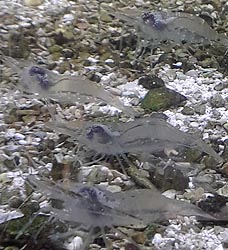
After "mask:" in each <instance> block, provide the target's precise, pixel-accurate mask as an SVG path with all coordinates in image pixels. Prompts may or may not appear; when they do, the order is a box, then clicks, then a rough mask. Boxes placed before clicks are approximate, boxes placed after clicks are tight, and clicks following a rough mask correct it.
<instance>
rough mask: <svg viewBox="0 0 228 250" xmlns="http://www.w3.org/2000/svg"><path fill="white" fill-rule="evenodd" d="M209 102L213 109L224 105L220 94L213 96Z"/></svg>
mask: <svg viewBox="0 0 228 250" xmlns="http://www.w3.org/2000/svg"><path fill="white" fill-rule="evenodd" d="M209 102H210V104H211V106H212V107H213V108H221V107H224V105H225V100H224V99H223V97H222V96H221V95H220V94H215V95H214V96H212V97H211V98H210V100H209Z"/></svg>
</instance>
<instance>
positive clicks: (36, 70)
mask: <svg viewBox="0 0 228 250" xmlns="http://www.w3.org/2000/svg"><path fill="white" fill-rule="evenodd" d="M29 74H30V75H31V76H32V75H41V76H44V75H45V70H44V69H42V68H40V67H38V66H32V67H31V69H30V70H29Z"/></svg>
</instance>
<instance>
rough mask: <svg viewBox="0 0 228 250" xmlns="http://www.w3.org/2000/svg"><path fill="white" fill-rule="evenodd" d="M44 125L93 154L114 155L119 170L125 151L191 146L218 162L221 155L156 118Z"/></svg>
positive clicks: (143, 152) (147, 150)
mask: <svg viewBox="0 0 228 250" xmlns="http://www.w3.org/2000/svg"><path fill="white" fill-rule="evenodd" d="M48 126H49V127H50V128H52V129H54V130H56V131H59V132H60V133H64V134H67V135H69V136H70V137H72V138H73V139H74V140H76V141H77V142H78V143H79V145H85V146H86V147H87V148H89V149H91V150H93V151H95V153H96V155H103V156H115V157H116V159H117V161H118V162H119V164H120V166H121V168H122V170H123V171H124V169H125V168H124V166H123V164H122V162H121V158H122V159H124V160H125V161H126V162H127V163H129V160H128V158H127V154H129V153H130V154H137V155H140V154H148V155H149V154H153V153H156V152H160V151H162V150H165V149H178V148H180V147H185V148H195V149H197V150H199V151H202V152H204V153H206V154H208V155H210V156H211V157H213V158H214V159H215V160H216V161H217V162H218V163H221V162H223V159H222V158H221V157H220V156H219V155H218V154H217V153H216V152H215V151H214V150H213V149H212V148H211V147H210V146H209V145H208V144H207V143H205V142H204V141H202V140H201V139H200V138H198V137H196V136H194V135H191V134H188V133H185V132H182V131H180V130H178V129H177V128H175V127H173V126H172V125H170V124H169V123H168V122H166V121H164V120H162V119H158V118H151V117H149V118H139V119H136V120H135V121H132V122H127V123H107V124H105V125H104V124H99V123H92V122H88V123H87V122H85V124H84V126H83V127H82V125H81V127H80V128H77V127H75V128H73V123H70V125H69V126H68V123H67V122H59V123H57V124H56V123H54V122H49V123H48Z"/></svg>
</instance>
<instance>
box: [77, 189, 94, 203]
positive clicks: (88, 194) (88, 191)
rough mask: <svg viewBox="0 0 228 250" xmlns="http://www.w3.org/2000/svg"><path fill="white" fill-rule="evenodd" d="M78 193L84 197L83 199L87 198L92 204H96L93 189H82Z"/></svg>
mask: <svg viewBox="0 0 228 250" xmlns="http://www.w3.org/2000/svg"><path fill="white" fill-rule="evenodd" d="M79 193H80V194H81V195H84V196H85V198H88V199H89V200H91V201H93V202H97V201H98V199H97V192H96V190H95V189H94V188H91V187H83V188H81V189H80V190H79Z"/></svg>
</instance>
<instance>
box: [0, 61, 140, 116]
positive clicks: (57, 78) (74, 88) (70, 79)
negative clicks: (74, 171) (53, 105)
mask: <svg viewBox="0 0 228 250" xmlns="http://www.w3.org/2000/svg"><path fill="white" fill-rule="evenodd" d="M3 61H4V63H5V64H6V65H7V66H9V67H11V68H12V70H13V71H14V72H15V73H17V74H18V75H19V76H20V86H19V88H21V90H22V91H24V92H26V93H29V94H34V93H38V94H39V96H40V97H41V98H48V99H54V100H56V101H58V102H60V103H70V104H72V103H74V102H80V103H90V102H97V101H99V102H101V101H102V102H105V103H106V104H109V105H112V106H114V107H116V108H117V109H119V110H121V111H123V112H125V113H126V114H128V115H132V116H134V115H135V114H136V112H135V111H134V110H133V108H131V107H126V106H124V105H123V104H122V103H121V101H120V100H119V99H118V97H116V96H114V95H112V94H111V93H109V92H108V91H107V90H105V89H104V88H103V87H102V86H101V85H98V84H97V83H95V82H92V81H90V80H88V79H86V78H84V77H82V76H76V75H59V74H56V73H54V72H52V71H50V70H48V69H45V68H43V67H41V66H38V65H32V66H31V63H29V62H27V64H30V65H27V66H25V67H22V69H21V65H20V62H19V61H17V60H15V59H13V58H10V57H4V58H3ZM25 64H26V63H25V62H24V65H25ZM24 65H23V63H22V66H24Z"/></svg>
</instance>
